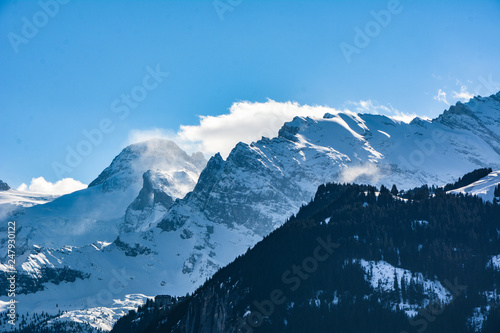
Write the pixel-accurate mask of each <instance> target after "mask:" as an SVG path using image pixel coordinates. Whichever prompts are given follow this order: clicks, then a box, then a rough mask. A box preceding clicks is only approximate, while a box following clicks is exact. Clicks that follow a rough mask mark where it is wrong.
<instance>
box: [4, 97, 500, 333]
mask: <svg viewBox="0 0 500 333" xmlns="http://www.w3.org/2000/svg"><path fill="white" fill-rule="evenodd" d="M498 133H500V93H499V94H497V95H492V96H490V97H486V98H483V97H476V98H474V99H472V100H471V101H470V102H468V103H465V104H462V103H457V105H455V106H453V107H451V108H450V109H449V110H447V111H445V112H444V113H443V114H442V115H441V116H440V117H438V118H437V119H434V120H424V119H420V118H416V119H414V120H413V121H412V122H411V123H409V124H407V123H403V122H400V121H397V120H394V119H392V118H390V117H386V116H381V115H371V114H355V113H352V112H348V111H345V112H335V113H334V112H332V113H327V114H325V115H324V117H322V118H303V117H296V118H294V119H293V120H292V121H290V122H287V123H285V124H284V125H283V127H282V128H281V130H280V131H279V133H278V136H277V137H275V138H272V139H269V138H262V140H259V141H257V142H254V143H252V144H250V145H248V144H244V143H239V144H238V145H236V147H235V148H234V149H233V150H232V151H231V153H230V155H229V156H228V157H227V159H226V160H224V159H223V158H222V157H221V156H220V155H219V154H217V155H215V156H213V157H212V158H211V159H210V160H209V162H208V163H207V164H206V166H205V163H206V162H205V160H204V158H203V156H202V155H201V154H193V155H191V156H189V155H187V154H186V153H185V152H183V151H182V150H181V149H180V148H179V147H177V146H176V145H175V144H174V143H172V142H169V141H164V140H153V141H148V142H144V143H141V144H136V145H132V146H129V147H127V148H125V149H124V150H123V151H122V152H121V153H120V154H119V155H118V156H117V157H116V158H115V159H114V160H113V162H112V163H111V165H110V166H109V167H108V168H106V169H105V170H104V171H103V172H102V173H101V174H100V175H99V176H98V177H97V178H96V179H95V180H94V181H93V182H92V183H91V184H90V185H89V187H88V188H87V189H85V190H81V191H78V192H74V193H71V194H69V195H65V196H62V197H60V198H58V199H56V200H54V201H53V202H51V203H48V204H46V205H43V206H36V207H32V208H29V209H25V210H23V211H22V212H19V213H18V214H16V215H14V216H12V217H11V218H12V219H14V220H16V223H17V229H18V235H17V247H18V258H17V261H18V263H19V264H20V266H19V268H18V270H19V274H20V277H21V278H20V281H21V283H20V292H21V294H22V293H23V292H24V293H27V294H26V295H24V294H22V295H20V296H19V298H18V300H19V301H20V303H19V304H20V305H19V306H20V308H19V313H22V311H29V312H30V313H33V312H41V311H44V312H48V313H51V314H54V315H55V316H58V317H57V318H55V319H53V320H54V321H61V320H74V321H81V322H87V323H90V324H91V325H93V327H99V328H103V329H106V330H109V329H110V327H111V325H112V323H113V322H114V320H116V319H117V318H118V316H120V315H121V314H123V313H124V312H127V311H128V310H129V309H130V308H131V307H133V306H135V305H137V304H138V303H140V302H142V301H143V300H144V298H145V297H146V296H154V295H156V294H173V295H183V294H185V293H186V292H191V291H193V290H194V289H195V288H196V287H197V286H199V285H200V284H201V283H203V282H204V281H205V279H206V278H208V277H210V276H211V275H212V274H213V273H214V272H215V271H216V270H217V269H219V268H220V267H222V266H225V265H226V264H228V263H229V262H230V261H232V260H233V259H234V258H235V257H236V256H238V255H240V254H243V253H244V252H245V251H246V250H247V249H248V247H250V246H252V245H254V244H255V243H257V242H258V241H259V240H260V239H262V236H264V235H267V234H268V233H269V232H271V231H272V230H274V229H276V228H277V227H279V226H280V225H281V224H282V223H283V222H284V221H285V219H286V218H287V217H289V216H290V215H291V214H294V213H296V212H297V211H298V209H299V208H300V207H301V206H302V205H303V204H305V203H307V202H309V201H310V199H311V198H312V197H313V196H314V193H315V192H316V190H317V188H318V186H319V185H321V184H323V183H326V182H335V181H337V182H364V183H371V184H374V185H380V184H385V185H392V183H395V184H396V185H397V186H398V187H399V188H409V187H414V186H417V185H422V184H437V185H443V184H446V183H449V182H452V181H455V180H457V178H458V177H459V176H462V175H463V174H465V173H467V172H469V171H471V170H474V169H477V168H480V167H492V168H494V169H496V170H500V154H499V153H500V137H499V134H498ZM203 167H205V168H204V169H203ZM202 169H203V171H202ZM198 176H199V177H198ZM2 235H6V233H2ZM0 244H1V249H0V250H1V251H2V252H1V253H7V251H6V250H5V246H6V239H5V238H4V239H2V240H1V243H0ZM2 262H4V261H3V260H2ZM0 269H5V267H4V266H3V265H2V266H1V267H0ZM2 283H6V282H5V281H3V282H2ZM4 289H5V288H4ZM71 290H77V292H70V291H71ZM89 295H90V296H89ZM6 300H7V298H6V297H2V298H0V309H2V304H3V306H5V303H1V302H5V301H6ZM55 304H57V305H58V306H57V307H56V306H55ZM59 310H64V311H66V312H65V313H64V314H63V315H62V316H59V315H57V312H58V311H59Z"/></svg>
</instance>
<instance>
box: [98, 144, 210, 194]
mask: <svg viewBox="0 0 500 333" xmlns="http://www.w3.org/2000/svg"><path fill="white" fill-rule="evenodd" d="M205 164H206V160H205V157H204V156H203V154H202V153H199V152H198V153H194V154H192V155H191V156H189V155H188V154H187V153H186V152H185V151H184V150H182V149H181V148H180V147H179V146H178V145H177V144H176V143H175V142H173V141H170V140H164V139H151V140H147V141H143V142H139V143H135V144H131V145H130V146H127V147H126V148H124V149H123V150H122V151H121V152H120V154H118V156H116V157H115V158H114V159H113V161H112V162H111V164H110V165H109V166H108V167H107V168H106V169H104V171H103V172H101V174H100V175H99V176H98V177H97V178H96V179H94V180H93V181H92V182H91V183H90V184H89V187H93V186H97V185H101V184H102V185H103V191H105V192H107V191H110V190H113V189H118V188H121V189H123V188H125V187H128V186H129V185H131V184H134V183H135V184H137V183H140V180H141V177H142V175H143V173H144V172H146V171H147V170H150V169H160V170H163V171H167V172H169V171H178V170H179V168H180V166H182V168H184V169H186V171H187V172H194V173H196V174H199V170H200V169H202V168H203V167H204V166H205Z"/></svg>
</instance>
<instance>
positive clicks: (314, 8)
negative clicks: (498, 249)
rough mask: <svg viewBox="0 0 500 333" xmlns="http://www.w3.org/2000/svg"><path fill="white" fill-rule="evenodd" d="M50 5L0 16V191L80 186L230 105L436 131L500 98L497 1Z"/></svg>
mask: <svg viewBox="0 0 500 333" xmlns="http://www.w3.org/2000/svg"><path fill="white" fill-rule="evenodd" d="M55 1H56V0H41V3H42V4H45V5H44V7H46V8H48V9H46V10H45V12H44V9H43V8H42V7H43V6H42V5H41V4H40V2H36V1H3V2H2V3H1V4H0V36H1V37H0V54H1V55H2V58H1V59H2V61H1V62H0V77H1V81H0V82H1V89H0V125H1V128H2V130H1V131H0V156H1V157H0V159H1V160H0V179H2V180H4V181H6V182H7V183H9V184H10V185H11V186H14V187H17V186H19V185H20V184H21V183H23V182H26V183H29V182H30V180H31V178H32V177H39V176H42V177H44V178H45V179H46V180H47V181H51V182H55V181H57V180H59V179H60V178H62V177H71V178H74V179H77V180H80V181H82V182H84V183H86V184H88V183H89V182H90V181H91V180H92V179H93V178H95V177H96V176H97V175H98V174H99V172H100V171H102V169H103V168H105V167H106V166H107V165H108V164H109V163H110V162H111V160H112V158H113V157H114V156H115V155H116V154H118V153H119V152H120V150H121V149H122V148H123V147H124V146H125V145H126V144H127V143H128V142H130V137H131V133H134V131H135V132H137V131H139V132H140V131H148V130H152V129H158V130H159V129H161V131H162V132H163V133H175V132H177V131H178V129H179V126H181V125H192V126H197V125H198V124H199V122H200V119H199V116H214V117H216V116H220V115H223V114H227V113H228V112H229V111H228V110H229V108H230V107H231V105H233V103H235V102H238V101H250V102H266V101H267V100H268V99H272V100H274V101H277V102H287V101H294V102H297V103H299V104H308V105H324V106H330V107H334V108H339V109H341V108H343V107H350V105H349V103H348V102H349V101H355V102H359V101H371V102H372V104H371V105H375V106H384V107H386V108H388V109H389V110H397V111H399V112H402V113H407V114H417V115H420V116H428V117H435V116H437V115H438V114H439V113H441V112H442V111H443V110H444V109H446V108H447V107H448V105H447V104H454V103H455V102H456V101H457V100H466V98H467V96H469V95H470V94H480V95H483V96H485V95H490V94H492V93H495V92H496V91H495V90H496V89H498V88H499V87H498V86H499V85H500V84H499V83H498V82H500V66H499V65H498V59H500V40H499V39H500V37H499V36H500V24H499V23H498V22H500V1H423V0H419V1H417V0H413V1H409V0H401V1H399V4H398V3H397V2H398V1H395V2H394V1H290V0H288V1H269V0H268V1H249V0H242V1H238V0H229V1H228V0H221V1H216V2H214V1H134V2H132V1H78V0H73V1H68V0H65V1H62V0H61V4H59V3H57V6H56V7H55V6H54V3H56V2H55ZM62 2H64V3H62ZM380 11H383V12H382V14H380V13H381V12H380ZM391 11H392V13H391ZM46 12H50V14H51V15H48V14H46ZM387 12H388V13H390V18H388V16H384V15H383V13H387ZM373 13H379V14H378V15H379V20H382V21H380V22H381V23H377V21H376V18H375V16H376V15H375V16H374V15H373ZM26 22H27V23H26ZM35 23H36V24H35ZM30 25H33V26H32V27H31V28H33V27H34V29H35V32H34V31H33V30H30V29H29V28H30V27H29V26H30ZM37 25H38V26H37ZM377 27H378V28H377ZM357 28H359V30H357ZM366 29H368V34H369V35H370V36H367V37H365V39H364V40H362V39H363V38H361V39H360V37H359V36H358V39H357V40H356V35H357V31H360V30H361V31H364V33H366V31H367V30H366ZM370 29H372V30H370ZM367 40H368V41H367ZM342 45H344V51H345V45H349V47H352V48H351V49H350V50H353V48H356V49H357V51H356V52H354V53H352V54H350V56H349V57H346V56H345V54H344V52H343V48H342ZM155 71H159V72H160V73H168V76H167V75H166V74H160V76H158V74H157V75H156V80H155V78H154V77H153V76H151V72H155ZM148 75H149V76H148ZM145 86H147V87H146V88H148V89H146V88H145ZM132 93H134V94H135V96H136V97H137V98H138V100H140V101H139V102H137V103H134V101H132V103H134V104H133V105H134V106H133V107H132V106H130V105H132V104H129V105H127V104H126V102H124V100H123V99H122V98H123V96H126V95H131V94H132ZM114 102H116V103H115V104H114V107H113V103H114ZM351 106H352V105H351ZM119 107H122V109H121V110H122V111H120V109H118V108H119ZM123 107H125V109H127V108H128V112H127V115H126V116H124V112H125V111H123V110H125V109H124V108H123ZM114 111H117V112H114ZM214 119H217V118H214ZM99 126H102V127H103V129H106V132H103V131H102V129H100V130H101V133H102V134H103V135H102V138H100V137H99V136H96V137H94V139H95V140H96V141H95V142H98V143H97V144H93V145H92V147H90V153H89V154H88V155H87V156H83V157H82V158H81V160H80V161H76V162H77V163H76V162H75V163H74V166H72V167H68V165H67V164H65V159H66V157H67V155H68V147H70V148H71V149H77V146H78V145H79V144H80V143H81V142H82V141H83V140H85V135H84V134H83V133H82V131H85V130H86V131H87V133H92V130H93V129H99ZM80 148H82V149H84V148H88V147H80ZM207 157H209V156H207ZM55 162H57V163H61V165H65V166H66V167H68V168H67V169H65V170H64V172H61V170H59V172H56V171H55V169H54V163H55ZM69 169H71V170H69Z"/></svg>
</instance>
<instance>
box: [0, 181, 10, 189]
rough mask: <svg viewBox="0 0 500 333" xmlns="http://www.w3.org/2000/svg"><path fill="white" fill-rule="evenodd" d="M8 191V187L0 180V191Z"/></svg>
mask: <svg viewBox="0 0 500 333" xmlns="http://www.w3.org/2000/svg"><path fill="white" fill-rule="evenodd" d="M8 190H10V186H9V185H8V184H7V183H6V182H4V181H1V180H0V191H8Z"/></svg>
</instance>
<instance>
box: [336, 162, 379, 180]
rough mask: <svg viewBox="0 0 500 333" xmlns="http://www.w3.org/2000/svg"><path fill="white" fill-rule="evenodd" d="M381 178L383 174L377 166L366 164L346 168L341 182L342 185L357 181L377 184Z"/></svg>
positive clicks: (342, 173) (341, 176) (340, 178)
mask: <svg viewBox="0 0 500 333" xmlns="http://www.w3.org/2000/svg"><path fill="white" fill-rule="evenodd" d="M381 176H382V175H381V172H380V170H379V168H378V167H377V165H376V164H366V165H362V166H354V167H350V168H345V169H344V170H343V171H342V172H341V174H340V176H339V180H340V182H341V183H354V182H356V181H361V182H363V181H368V182H372V183H377V182H378V181H379V180H380V178H381Z"/></svg>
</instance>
